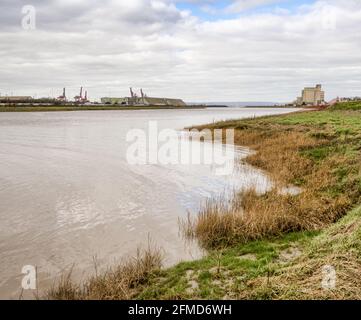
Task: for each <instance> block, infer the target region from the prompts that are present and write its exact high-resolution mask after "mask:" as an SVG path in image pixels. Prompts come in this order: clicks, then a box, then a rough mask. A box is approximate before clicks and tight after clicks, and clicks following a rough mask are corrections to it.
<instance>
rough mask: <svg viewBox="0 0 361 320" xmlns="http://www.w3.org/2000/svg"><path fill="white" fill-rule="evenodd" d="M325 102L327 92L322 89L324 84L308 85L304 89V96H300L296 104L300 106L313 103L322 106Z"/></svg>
mask: <svg viewBox="0 0 361 320" xmlns="http://www.w3.org/2000/svg"><path fill="white" fill-rule="evenodd" d="M324 103H325V92H324V91H322V85H320V84H318V85H316V87H306V88H304V89H303V91H302V96H301V97H298V98H297V100H296V102H295V104H296V105H298V106H302V105H310V106H311V105H312V106H320V105H323V104H324Z"/></svg>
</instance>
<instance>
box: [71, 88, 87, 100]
mask: <svg viewBox="0 0 361 320" xmlns="http://www.w3.org/2000/svg"><path fill="white" fill-rule="evenodd" d="M74 101H75V102H76V103H87V102H89V100H88V91H85V95H84V97H83V87H80V94H79V95H78V96H75V97H74Z"/></svg>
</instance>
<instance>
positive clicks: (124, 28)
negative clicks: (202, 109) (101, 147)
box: [0, 0, 361, 102]
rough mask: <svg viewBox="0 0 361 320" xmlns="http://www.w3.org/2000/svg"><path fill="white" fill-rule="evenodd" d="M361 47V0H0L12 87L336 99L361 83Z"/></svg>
mask: <svg viewBox="0 0 361 320" xmlns="http://www.w3.org/2000/svg"><path fill="white" fill-rule="evenodd" d="M24 5H31V6H33V8H34V9H35V18H36V19H35V20H34V19H32V17H33V16H34V15H33V11H32V10H31V11H28V8H23V6H24ZM34 21H35V23H34ZM33 26H34V27H35V28H33ZM360 52H361V0H346V1H340V0H337V1H336V0H335V1H333V0H323V1H312V0H222V1H216V0H204V1H201V0H188V1H185V0H183V1H182V0H131V1H130V0H101V1H96V0H26V1H23V0H1V1H0V62H1V63H0V94H1V95H5V94H9V95H10V94H14V95H15V94H16V95H32V96H34V95H36V96H37V97H41V96H51V95H54V96H55V95H59V94H60V93H61V90H62V88H63V87H64V86H65V87H66V88H67V90H68V94H69V95H70V96H74V95H75V94H76V93H77V91H78V88H79V87H80V86H81V85H82V86H84V87H86V88H87V89H88V91H89V94H90V98H92V99H98V98H100V97H101V96H109V95H111V96H123V95H127V94H128V87H129V86H132V87H135V88H140V87H143V89H144V90H145V92H146V93H148V95H151V96H168V97H180V98H183V99H185V100H186V101H194V102H195V101H280V102H283V101H284V102H286V101H290V100H293V99H294V98H295V97H296V96H297V95H299V94H300V90H301V88H302V87H304V86H310V85H314V84H316V83H322V84H323V85H324V87H325V89H326V94H327V98H328V99H332V98H334V97H335V96H338V95H339V96H354V95H361V54H360Z"/></svg>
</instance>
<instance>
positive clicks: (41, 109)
mask: <svg viewBox="0 0 361 320" xmlns="http://www.w3.org/2000/svg"><path fill="white" fill-rule="evenodd" d="M193 109H206V107H205V106H186V107H174V106H140V107H126V106H112V105H96V106H84V105H81V106H61V105H60V106H55V105H52V106H0V112H56V111H57V112H61V111H67V112H68V111H117V110H121V111H124V110H133V111H135V110H193Z"/></svg>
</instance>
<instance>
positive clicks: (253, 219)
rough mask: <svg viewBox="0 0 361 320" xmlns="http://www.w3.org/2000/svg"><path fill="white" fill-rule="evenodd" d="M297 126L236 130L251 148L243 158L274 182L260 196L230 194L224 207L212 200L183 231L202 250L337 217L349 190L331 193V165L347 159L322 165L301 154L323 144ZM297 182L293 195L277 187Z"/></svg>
mask: <svg viewBox="0 0 361 320" xmlns="http://www.w3.org/2000/svg"><path fill="white" fill-rule="evenodd" d="M308 133H309V132H308V131H307V130H304V128H303V127H300V128H298V130H293V131H290V130H287V128H282V129H280V128H278V127H272V128H268V130H267V129H266V130H265V129H262V128H261V129H260V128H257V129H255V128H253V129H243V130H236V134H235V141H236V143H237V144H239V145H246V146H249V147H251V148H252V149H254V150H255V151H256V153H254V154H252V155H250V156H249V157H248V158H247V160H246V161H247V162H248V163H250V164H251V165H254V166H256V167H258V168H261V169H264V170H265V171H266V172H267V174H269V175H270V177H271V178H272V179H273V181H274V182H275V186H274V187H273V188H272V190H270V191H269V192H267V193H266V194H263V195H260V194H257V192H256V191H255V190H248V191H245V192H241V193H240V194H238V195H236V196H235V198H234V200H233V203H232V204H231V206H229V205H228V204H227V203H226V201H225V200H224V201H218V200H217V201H213V202H209V203H207V205H206V206H205V207H204V208H203V209H202V210H201V211H200V213H199V215H198V216H196V217H195V218H193V219H188V221H187V223H185V224H184V226H183V229H184V230H185V231H186V234H188V236H192V237H193V238H196V239H198V240H199V242H200V244H201V245H202V246H203V247H205V248H217V247H219V246H223V245H232V244H235V243H239V242H247V241H250V240H255V239H260V238H264V237H270V236H277V235H281V234H283V233H287V232H292V231H303V230H319V229H321V228H323V227H325V226H327V225H329V224H330V223H333V222H335V221H337V220H338V219H339V218H340V217H342V216H343V215H344V214H345V213H346V212H347V210H349V209H350V208H351V206H352V204H353V199H352V196H351V194H344V195H343V194H338V195H331V194H329V193H328V191H327V190H328V189H329V188H331V187H332V186H333V185H335V184H336V177H335V174H334V173H333V170H334V168H336V167H338V166H340V165H342V164H343V163H347V162H348V161H349V159H348V158H342V157H339V156H334V157H329V158H327V159H326V160H325V161H324V162H323V163H322V166H320V165H317V164H316V163H315V162H314V161H312V160H311V159H310V158H307V157H305V156H303V155H302V151H305V150H310V149H312V148H315V147H319V146H322V145H325V144H326V143H328V141H325V140H322V139H316V138H313V137H312V136H311V135H310V134H308ZM295 182H301V183H302V192H301V193H300V194H298V195H291V194H285V193H284V192H282V190H283V188H284V187H286V186H289V185H290V184H292V183H295Z"/></svg>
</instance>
